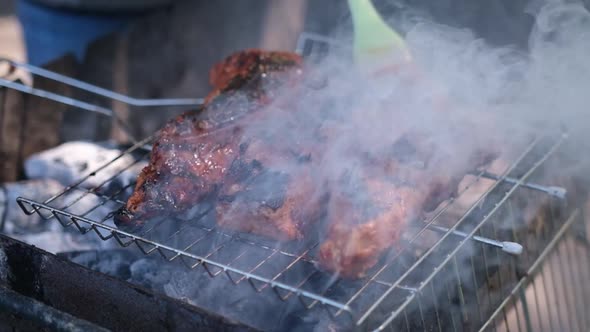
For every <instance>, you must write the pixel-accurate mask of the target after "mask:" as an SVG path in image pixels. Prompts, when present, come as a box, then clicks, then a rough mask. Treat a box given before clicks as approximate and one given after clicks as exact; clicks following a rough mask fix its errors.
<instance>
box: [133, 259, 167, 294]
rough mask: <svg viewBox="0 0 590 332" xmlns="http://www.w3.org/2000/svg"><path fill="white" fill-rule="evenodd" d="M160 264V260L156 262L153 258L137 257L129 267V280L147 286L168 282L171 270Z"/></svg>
mask: <svg viewBox="0 0 590 332" xmlns="http://www.w3.org/2000/svg"><path fill="white" fill-rule="evenodd" d="M161 265H162V264H161V262H156V261H155V260H153V259H149V258H142V259H139V260H137V261H135V262H134V263H133V264H131V266H130V267H129V270H130V272H131V278H130V280H132V281H133V282H134V283H137V284H140V285H143V286H146V287H149V288H151V287H153V285H164V284H166V283H168V282H169V280H170V277H171V273H170V272H171V271H170V270H168V269H165V268H164V269H163V268H162V266H161Z"/></svg>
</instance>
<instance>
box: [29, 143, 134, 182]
mask: <svg viewBox="0 0 590 332" xmlns="http://www.w3.org/2000/svg"><path fill="white" fill-rule="evenodd" d="M121 153H122V151H121V150H119V149H117V148H113V147H109V146H108V145H105V144H103V145H100V144H96V143H91V142H84V141H74V142H66V143H64V144H62V145H59V146H57V147H55V148H53V149H50V150H46V151H43V152H40V153H37V154H34V155H32V156H30V157H29V158H28V159H27V160H25V165H24V168H25V175H26V177H27V178H29V179H54V180H56V181H58V182H59V183H61V184H62V185H64V186H68V185H71V184H74V183H76V181H78V180H80V179H82V178H84V177H85V176H88V175H90V174H93V175H91V176H90V177H89V178H88V179H87V180H85V181H84V182H82V183H81V184H80V186H83V187H86V188H93V187H97V186H99V185H102V184H105V182H108V181H109V180H110V179H111V178H113V177H117V178H118V179H119V181H120V182H122V183H123V185H126V184H128V183H130V182H131V181H134V180H135V177H136V176H137V173H138V171H139V169H141V167H143V165H134V162H135V158H134V157H133V156H131V155H124V156H121V157H119V156H120V154H121ZM117 157H119V158H118V159H117V160H115V161H113V160H114V159H115V158H117ZM111 161H113V162H112V164H110V165H109V166H108V167H106V168H104V169H102V170H101V171H100V172H97V174H94V173H93V172H94V171H96V170H97V169H99V168H100V167H102V166H104V165H106V164H107V163H109V162H111ZM132 165H133V167H132V169H129V170H126V169H127V168H128V167H130V166H132ZM124 170H126V171H124ZM119 173H121V174H119Z"/></svg>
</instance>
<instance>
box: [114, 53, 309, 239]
mask: <svg viewBox="0 0 590 332" xmlns="http://www.w3.org/2000/svg"><path fill="white" fill-rule="evenodd" d="M300 64H301V59H300V57H299V56H298V55H296V54H293V53H287V52H267V51H262V50H246V51H243V52H238V53H236V54H233V55H231V56H229V57H228V58H226V59H225V60H224V61H222V62H221V63H219V64H217V65H216V66H215V67H214V68H213V69H212V70H211V73H210V80H211V83H212V84H213V86H214V87H215V89H214V91H213V92H212V93H210V94H209V95H208V96H207V98H206V103H205V105H204V106H202V107H200V108H199V109H197V110H194V111H189V112H186V113H184V114H181V115H179V116H177V117H176V118H174V119H172V120H170V121H168V122H167V123H166V125H165V126H164V127H163V128H162V129H161V130H160V131H159V132H158V134H157V136H156V138H155V141H154V144H153V148H152V153H151V156H150V161H149V164H148V166H146V167H145V168H144V169H143V170H142V172H141V173H140V175H139V176H138V178H137V182H136V185H135V188H134V192H133V194H132V195H131V197H130V198H129V199H128V201H127V203H126V205H125V206H124V207H122V208H121V209H120V210H118V211H117V212H116V214H115V216H114V221H115V224H116V225H117V226H118V227H121V228H127V229H128V228H130V227H138V226H141V225H142V224H143V223H144V222H145V221H146V220H147V219H149V218H151V217H153V216H154V215H157V214H163V213H164V212H170V211H175V210H178V211H181V210H185V209H188V208H191V207H192V206H193V205H195V204H198V203H199V202H202V200H203V199H205V198H210V197H212V195H213V193H214V192H215V191H216V190H217V189H218V187H219V183H221V182H222V181H223V176H224V174H225V172H226V171H227V169H229V167H230V165H231V163H232V162H233V160H234V159H235V158H236V156H237V154H238V153H239V150H240V147H239V146H238V141H239V137H240V134H241V133H240V128H239V126H236V125H235V120H237V119H239V118H241V117H243V116H245V115H247V114H249V113H251V112H254V111H257V110H259V109H260V107H261V105H263V104H264V103H267V102H268V101H269V99H270V98H271V96H269V95H268V93H267V92H268V91H271V90H273V89H275V88H276V87H277V86H279V85H283V84H285V82H289V80H290V77H292V75H291V74H290V73H289V72H290V70H291V69H294V68H298V66H299V65H300ZM295 76H296V75H295ZM244 94H245V95H244Z"/></svg>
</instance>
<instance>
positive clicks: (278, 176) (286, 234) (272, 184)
mask: <svg viewBox="0 0 590 332" xmlns="http://www.w3.org/2000/svg"><path fill="white" fill-rule="evenodd" d="M293 115H294V114H293V113H291V112H286V111H284V110H274V111H272V112H269V111H266V112H260V113H257V114H256V115H255V116H253V117H251V118H249V119H248V121H252V122H251V123H248V122H246V123H243V125H244V127H246V128H249V130H248V131H246V132H245V133H244V134H243V135H242V143H241V149H240V155H239V157H238V158H237V159H235V160H234V162H233V163H232V165H231V166H230V168H229V170H228V172H227V175H226V178H225V181H224V183H223V184H222V185H221V189H220V193H219V198H218V202H217V206H216V212H217V223H218V224H219V225H220V226H222V227H225V228H231V229H234V230H238V231H242V232H248V233H255V234H260V235H264V236H267V237H270V238H274V239H278V240H295V239H302V238H303V236H304V233H305V230H306V229H308V228H309V227H310V226H311V225H313V224H314V223H315V222H316V221H317V220H318V219H319V218H320V214H321V209H322V206H323V205H322V199H323V198H325V197H324V196H322V195H320V194H318V188H317V184H318V181H317V180H316V179H314V175H316V174H315V172H314V163H313V161H314V160H315V159H316V158H315V157H316V156H315V153H316V152H314V151H313V144H312V142H311V141H309V140H305V137H310V136H309V135H312V133H309V130H310V128H308V127H305V126H301V125H299V122H298V121H297V120H296V117H294V116H293ZM273 118H274V119H273ZM288 118H289V119H290V120H287V119H288ZM279 119H280V121H278V120H279ZM259 123H263V124H269V123H272V124H275V125H274V126H257V124H259ZM287 127H289V129H290V130H289V129H288V128H287ZM289 133H296V135H295V136H290V135H289Z"/></svg>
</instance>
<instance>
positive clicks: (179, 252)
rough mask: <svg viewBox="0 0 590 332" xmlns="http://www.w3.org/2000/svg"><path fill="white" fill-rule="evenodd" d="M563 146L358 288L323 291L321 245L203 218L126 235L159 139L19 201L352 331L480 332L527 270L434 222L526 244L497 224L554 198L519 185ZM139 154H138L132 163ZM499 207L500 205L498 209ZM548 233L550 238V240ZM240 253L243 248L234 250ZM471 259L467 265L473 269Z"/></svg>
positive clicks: (418, 239) (460, 210) (410, 240)
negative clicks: (124, 225)
mask: <svg viewBox="0 0 590 332" xmlns="http://www.w3.org/2000/svg"><path fill="white" fill-rule="evenodd" d="M562 139H563V137H562V138H560V139H558V140H557V141H556V142H553V143H554V144H553V145H552V146H550V148H549V149H548V150H545V149H544V148H541V147H540V146H541V145H540V144H539V143H540V140H535V141H533V142H531V144H530V146H528V147H527V148H526V149H525V150H524V151H523V153H522V154H521V155H520V156H519V157H518V158H516V159H515V160H514V163H513V164H512V165H511V166H510V167H508V168H507V169H506V171H505V172H504V173H503V174H502V176H503V177H505V176H511V177H515V178H517V179H519V181H517V183H507V182H503V181H497V182H496V181H489V180H485V179H482V178H481V177H480V176H473V177H471V179H469V180H468V181H467V182H466V183H465V186H464V187H463V189H462V190H461V191H460V193H459V195H458V197H457V198H455V199H452V200H450V201H449V202H448V203H447V204H445V205H443V206H441V207H440V209H439V210H438V211H437V212H436V213H435V214H434V216H433V217H432V218H430V219H428V220H427V221H424V222H423V224H418V225H419V226H420V227H416V229H415V230H409V231H408V234H406V235H407V239H406V241H405V242H404V246H403V248H402V249H401V250H400V251H398V252H395V253H393V255H390V257H387V258H386V259H385V260H384V262H383V263H382V264H381V265H379V266H378V267H377V268H376V269H375V270H374V271H373V272H372V273H371V274H370V276H369V277H368V278H366V279H364V280H362V281H361V282H356V283H354V285H350V284H347V283H346V282H345V281H342V280H331V281H330V285H331V287H326V288H324V289H322V290H318V289H317V288H316V287H314V286H313V284H314V283H315V284H317V280H318V279H322V278H324V279H326V278H327V279H329V278H331V276H326V275H324V274H323V273H321V272H319V271H318V270H316V269H315V268H314V265H315V261H314V258H313V257H314V256H313V253H314V250H315V249H316V248H317V243H311V244H308V245H307V246H305V247H301V246H299V247H297V246H295V247H289V246H284V247H282V246H281V247H277V246H276V244H275V243H269V242H265V241H264V240H263V239H259V238H256V237H250V236H248V235H244V234H235V233H229V232H227V231H224V230H219V229H217V228H216V227H215V225H214V224H210V223H208V222H207V221H206V219H207V218H204V217H202V215H199V214H198V213H197V215H198V218H199V219H201V222H198V223H195V222H190V223H189V222H182V221H179V220H176V221H170V220H167V221H161V222H154V223H153V224H151V225H149V226H148V227H146V228H145V229H143V230H142V231H140V232H138V233H134V234H132V233H129V232H123V231H121V230H118V229H117V228H116V227H115V226H114V225H113V224H112V211H114V210H116V209H117V208H118V207H120V206H122V205H123V204H124V203H125V201H126V198H127V196H128V195H129V193H130V189H132V187H133V183H128V184H125V185H123V186H121V185H120V184H117V185H113V183H116V182H117V178H118V176H119V175H120V174H122V173H123V172H125V171H126V170H128V169H129V168H130V167H132V166H134V165H137V164H138V163H140V162H144V161H145V159H146V158H147V157H148V151H145V150H143V149H142V147H145V146H146V145H148V146H149V144H151V142H152V138H147V139H145V140H142V141H140V142H138V143H137V144H135V145H134V146H133V147H131V148H129V149H128V150H126V151H124V152H123V153H122V154H121V155H120V156H119V157H118V158H116V159H115V160H113V161H111V162H109V163H107V164H105V165H104V166H103V167H101V168H99V169H97V170H95V171H94V172H92V173H90V174H89V175H88V176H87V177H84V178H82V179H80V181H78V182H76V183H74V184H72V185H71V186H69V187H68V188H66V190H65V191H64V192H62V193H60V194H58V195H56V196H53V197H51V198H49V199H47V200H45V201H43V202H37V201H32V200H29V199H26V198H19V199H18V203H19V204H20V205H21V207H22V208H23V210H24V211H25V212H26V213H28V214H32V213H35V212H36V213H38V214H39V215H41V216H42V217H44V218H46V219H57V220H58V221H59V222H60V223H61V224H62V225H63V226H64V227H68V226H74V227H76V228H78V229H79V230H80V231H81V232H82V233H87V232H95V233H96V234H97V235H98V236H99V237H101V238H102V239H103V240H108V239H114V240H116V241H118V242H119V244H120V245H122V246H124V247H127V246H130V245H136V246H137V247H138V248H140V249H141V250H142V251H143V252H144V253H145V254H153V253H156V252H157V253H159V254H160V255H161V256H162V257H164V258H165V259H166V260H168V261H181V262H183V263H184V264H185V265H186V266H188V267H190V268H193V269H194V268H197V267H203V268H204V269H205V270H206V271H207V272H209V274H210V275H211V276H212V277H216V276H218V275H221V274H225V275H226V276H227V277H228V278H229V280H231V281H232V282H233V283H235V284H239V283H243V282H248V283H250V284H251V285H252V286H253V287H254V288H255V290H256V291H258V292H263V291H265V290H266V291H273V292H274V293H275V294H276V295H277V296H278V297H279V298H280V299H281V300H284V301H287V300H291V299H294V298H297V299H298V300H299V301H300V302H301V304H302V305H303V306H305V307H306V308H308V309H313V308H317V307H321V308H324V309H327V310H328V313H330V315H332V316H334V317H341V316H347V317H350V318H352V322H353V324H355V325H357V326H361V327H363V328H365V327H366V328H370V329H381V330H385V329H393V330H398V329H397V327H400V326H401V327H402V329H406V330H415V328H418V329H420V327H421V328H424V329H434V330H441V331H444V330H449V329H452V330H473V329H477V327H478V326H481V325H482V324H485V323H486V322H487V320H486V319H487V318H488V317H489V313H490V312H491V310H492V309H495V307H496V306H497V305H498V304H499V303H500V302H501V301H502V300H503V298H504V295H505V294H506V292H502V291H503V290H505V289H506V288H507V287H508V288H509V287H512V286H513V284H514V280H503V279H502V278H503V276H504V274H499V273H498V267H502V268H508V269H509V271H508V273H507V274H506V275H508V276H513V277H514V276H518V275H519V271H518V268H519V264H518V263H517V260H516V259H515V258H514V257H511V256H508V255H506V254H505V253H502V252H501V251H500V250H498V249H495V248H492V247H490V246H487V245H483V244H481V243H478V244H474V242H472V241H468V240H467V241H466V240H464V239H461V238H457V237H456V236H453V235H452V234H451V233H450V232H447V233H446V234H442V235H441V234H439V233H435V232H430V231H429V228H428V225H432V224H441V225H446V226H447V227H450V228H451V230H458V229H461V230H463V231H465V232H467V233H469V234H470V235H471V236H473V235H480V236H487V237H492V238H497V239H502V240H511V241H518V240H519V237H518V236H519V235H518V234H517V233H516V231H515V230H516V229H518V227H512V228H510V229H512V231H510V232H506V230H505V229H497V228H495V226H494V225H502V222H503V221H504V220H503V217H502V216H503V215H505V214H506V213H508V212H506V211H514V210H515V209H518V208H519V207H518V206H516V205H517V203H514V200H513V197H514V196H517V195H516V193H517V192H518V193H520V192H524V193H525V194H526V195H537V196H541V198H540V199H541V200H543V199H546V198H547V196H545V194H543V193H539V192H534V191H531V190H527V189H523V188H521V186H520V185H522V184H523V183H524V181H525V180H527V178H528V177H529V176H530V175H531V173H532V172H534V170H535V169H536V168H537V167H538V166H540V165H541V164H542V163H543V162H544V161H545V159H546V158H548V157H549V156H550V155H551V154H552V153H553V152H554V151H555V150H556V149H557V147H558V146H559V144H560V143H561V141H562ZM539 149H541V150H542V151H544V153H541V154H540V155H538V156H537V157H536V159H535V160H533V163H532V164H530V165H528V166H526V169H527V171H526V172H524V174H522V173H518V172H517V170H518V169H519V165H520V164H521V163H522V162H523V160H525V159H527V158H529V157H530V155H532V154H533V153H532V151H533V150H539ZM132 154H134V155H135V156H136V157H134V158H128V157H129V156H131V155H132ZM102 173H107V174H110V176H109V177H108V178H106V179H104V180H103V181H101V182H100V183H98V185H97V184H96V183H93V184H90V183H91V182H93V179H95V178H96V177H97V175H100V174H102ZM482 183H487V190H485V191H484V192H483V194H482V192H481V191H479V192H478V193H477V199H476V200H474V201H472V202H471V204H470V205H468V206H463V207H462V206H458V205H459V204H458V203H457V202H459V201H461V197H463V196H464V195H469V192H470V190H471V189H472V188H474V187H476V186H478V185H479V184H482ZM72 193H77V195H71V194H72ZM65 197H67V198H68V199H67V200H65ZM489 197H492V198H491V199H488V198H489ZM490 200H493V201H494V202H492V204H490V202H489V201H490ZM484 203H485V204H484ZM482 206H487V208H482ZM505 210H506V211H505ZM451 211H453V212H452V213H451ZM199 212H202V211H199ZM457 215H459V216H460V217H459V218H457ZM509 219H510V220H512V222H515V220H516V218H509ZM170 225H173V227H171V226H170ZM548 233H550V232H548ZM547 236H548V237H547V238H548V239H549V238H550V234H547ZM468 243H469V245H467V244H468ZM235 247H238V248H240V250H239V251H234V250H233V249H232V250H230V249H229V248H235ZM539 248H541V247H539ZM474 250H475V251H474ZM226 252H230V253H231V254H230V255H228V254H225V253H226ZM416 252H417V253H416ZM474 252H475V253H477V254H478V256H476V255H474ZM253 257H256V258H255V259H253ZM466 257H467V262H468V263H469V265H470V266H468V268H466V266H465V261H466V260H465V259H466ZM523 257H526V260H530V259H534V258H535V257H537V253H536V252H527V253H526V254H525V256H523ZM518 261H521V258H519V259H518ZM241 262H246V263H245V264H241ZM271 262H272V264H271ZM482 263H483V264H482ZM277 266H280V268H278V269H277ZM267 267H270V268H267ZM292 271H298V272H297V273H295V274H294V275H296V276H297V278H296V280H295V279H293V278H292V277H291V272H292ZM301 271H306V272H305V273H301ZM482 271H483V272H484V273H483V275H484V278H483V279H482V277H481V276H482ZM517 279H518V278H516V279H515V280H517ZM494 283H495V284H497V285H499V286H496V287H499V288H500V292H492V291H485V292H482V293H481V294H480V293H479V292H478V290H479V289H481V288H483V287H484V286H487V285H490V284H494ZM338 284H343V285H346V287H345V288H346V289H347V290H348V291H347V292H346V293H345V294H342V293H336V292H333V289H335V288H337V287H336V286H338ZM441 285H444V286H443V287H441ZM441 290H442V291H441ZM503 293H504V295H503ZM474 309H475V310H474ZM474 317H475V318H474ZM400 322H401V323H400ZM396 324H401V325H396Z"/></svg>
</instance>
